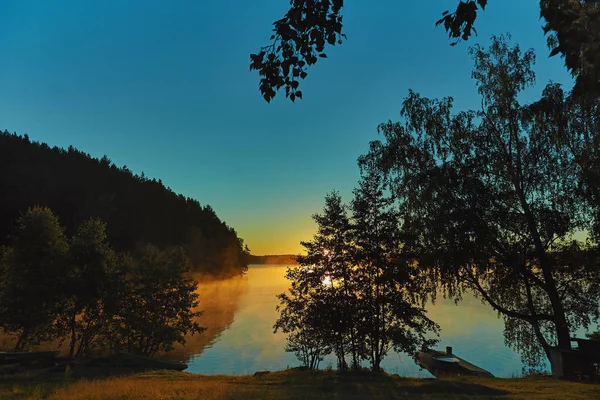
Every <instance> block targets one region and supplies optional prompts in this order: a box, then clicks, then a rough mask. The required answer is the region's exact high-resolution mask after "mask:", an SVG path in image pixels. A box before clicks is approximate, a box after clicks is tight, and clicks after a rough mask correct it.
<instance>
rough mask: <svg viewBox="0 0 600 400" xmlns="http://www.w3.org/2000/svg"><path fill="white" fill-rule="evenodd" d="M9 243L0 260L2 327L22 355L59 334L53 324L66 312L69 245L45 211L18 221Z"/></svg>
mask: <svg viewBox="0 0 600 400" xmlns="http://www.w3.org/2000/svg"><path fill="white" fill-rule="evenodd" d="M9 244H10V245H9V246H6V247H4V248H3V249H2V252H1V257H2V258H1V259H0V267H1V272H0V275H1V277H2V278H1V280H0V326H1V327H2V328H3V329H4V331H5V332H9V333H15V334H16V335H17V342H16V345H15V348H16V349H18V350H23V349H26V348H27V347H29V346H30V345H35V344H38V343H40V342H41V341H44V340H49V339H53V338H55V337H57V336H58V335H59V331H58V330H57V327H56V324H55V322H56V319H57V317H58V315H60V314H61V313H62V312H64V301H63V300H64V296H63V294H64V288H65V278H66V275H67V270H68V267H69V263H68V258H67V253H68V251H69V244H68V243H67V238H66V236H65V233H64V230H63V228H62V227H61V226H60V224H59V222H58V218H57V217H56V216H55V215H54V214H53V213H52V211H51V210H50V209H48V208H46V207H32V208H30V209H29V210H27V212H25V213H24V214H23V215H22V216H21V217H19V218H18V219H17V222H16V230H15V233H14V235H12V236H11V238H10V240H9Z"/></svg>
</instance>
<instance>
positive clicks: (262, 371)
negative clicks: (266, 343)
mask: <svg viewBox="0 0 600 400" xmlns="http://www.w3.org/2000/svg"><path fill="white" fill-rule="evenodd" d="M270 373H271V371H267V370H266V369H262V370H260V371H256V372H255V373H254V376H263V375H266V374H270Z"/></svg>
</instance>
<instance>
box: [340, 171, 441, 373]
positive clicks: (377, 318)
mask: <svg viewBox="0 0 600 400" xmlns="http://www.w3.org/2000/svg"><path fill="white" fill-rule="evenodd" d="M384 189H385V186H384V182H383V178H382V177H381V176H380V175H378V174H375V173H370V174H367V175H365V176H364V177H363V179H362V180H361V181H360V185H359V187H358V188H357V189H355V190H354V199H353V201H352V222H353V229H352V244H353V246H354V251H353V262H354V263H355V265H356V266H357V270H356V278H355V279H356V280H357V282H358V284H357V290H358V296H359V299H358V307H357V313H358V316H359V318H358V321H359V322H358V324H359V326H358V330H359V332H360V340H361V341H362V342H363V343H364V344H365V350H366V353H365V358H366V359H368V360H369V362H370V364H371V369H372V370H374V371H379V370H380V364H381V361H383V359H384V358H385V356H386V355H387V353H388V352H389V351H390V350H391V349H392V348H393V349H394V350H396V351H397V352H403V353H406V354H410V355H411V356H413V357H416V354H417V351H418V350H420V349H423V348H429V347H431V346H433V345H434V344H435V343H436V340H432V339H428V338H427V334H429V333H432V332H434V333H436V332H438V330H439V328H438V326H437V325H436V324H435V323H434V322H433V321H431V320H430V319H429V318H427V316H426V311H425V310H424V309H423V308H422V306H423V305H424V302H425V299H426V289H427V285H426V284H425V281H424V280H423V279H422V276H421V274H419V271H418V270H417V269H416V268H415V266H414V265H411V264H412V263H413V259H412V258H411V257H409V256H408V255H406V254H404V253H403V243H402V236H401V232H400V220H399V215H398V212H397V211H396V210H395V209H394V208H393V207H392V204H393V199H392V198H391V197H386V196H385V195H384ZM416 305H420V306H421V307H418V306H416Z"/></svg>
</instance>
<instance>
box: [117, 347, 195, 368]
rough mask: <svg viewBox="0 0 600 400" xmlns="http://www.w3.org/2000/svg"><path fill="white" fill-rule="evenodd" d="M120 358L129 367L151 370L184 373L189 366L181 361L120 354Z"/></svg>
mask: <svg viewBox="0 0 600 400" xmlns="http://www.w3.org/2000/svg"><path fill="white" fill-rule="evenodd" d="M118 355H119V358H120V359H121V362H122V364H123V365H125V366H128V367H140V368H149V369H168V370H172V371H183V370H184V369H186V368H187V367H188V366H187V364H186V363H183V362H179V361H168V360H159V359H156V358H150V357H144V356H138V355H136V354H131V353H126V352H124V351H121V352H119V354H118Z"/></svg>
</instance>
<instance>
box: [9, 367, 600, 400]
mask: <svg viewBox="0 0 600 400" xmlns="http://www.w3.org/2000/svg"><path fill="white" fill-rule="evenodd" d="M82 372H85V371H82V370H81V369H79V368H77V367H75V368H73V369H72V370H70V369H66V370H65V371H64V372H53V373H48V372H45V373H41V374H37V375H36V374H22V375H17V376H13V377H12V378H11V377H9V376H7V375H4V374H1V375H0V398H2V399H4V398H6V399H41V398H45V399H66V400H68V399H73V400H76V399H95V400H108V399H115V398H119V399H135V400H138V399H157V398H161V399H164V400H175V399H199V398H201V399H203V400H221V399H238V398H243V399H249V400H252V399H327V400H331V399H332V398H340V399H346V398H352V399H370V398H382V399H388V398H392V399H433V400H436V399H474V398H477V399H497V398H507V399H535V400H540V399H555V398H558V397H557V395H558V396H559V397H560V398H561V399H567V400H569V399H573V400H574V399H578V400H586V399H597V398H598V393H600V385H599V384H587V383H579V382H569V381H563V380H557V379H554V378H552V377H549V376H531V377H524V378H478V377H454V378H441V379H431V378H404V377H400V376H398V375H391V374H387V373H373V372H344V373H338V372H337V371H333V370H332V371H324V370H319V371H308V370H302V369H291V370H285V371H279V372H264V373H260V374H256V375H197V374H191V373H186V372H174V371H146V372H145V371H134V370H131V369H120V370H117V369H113V370H111V371H110V372H111V374H110V375H106V374H104V375H102V374H93V373H92V372H99V371H91V368H90V370H88V371H87V372H88V374H82ZM103 372H107V371H103Z"/></svg>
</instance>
